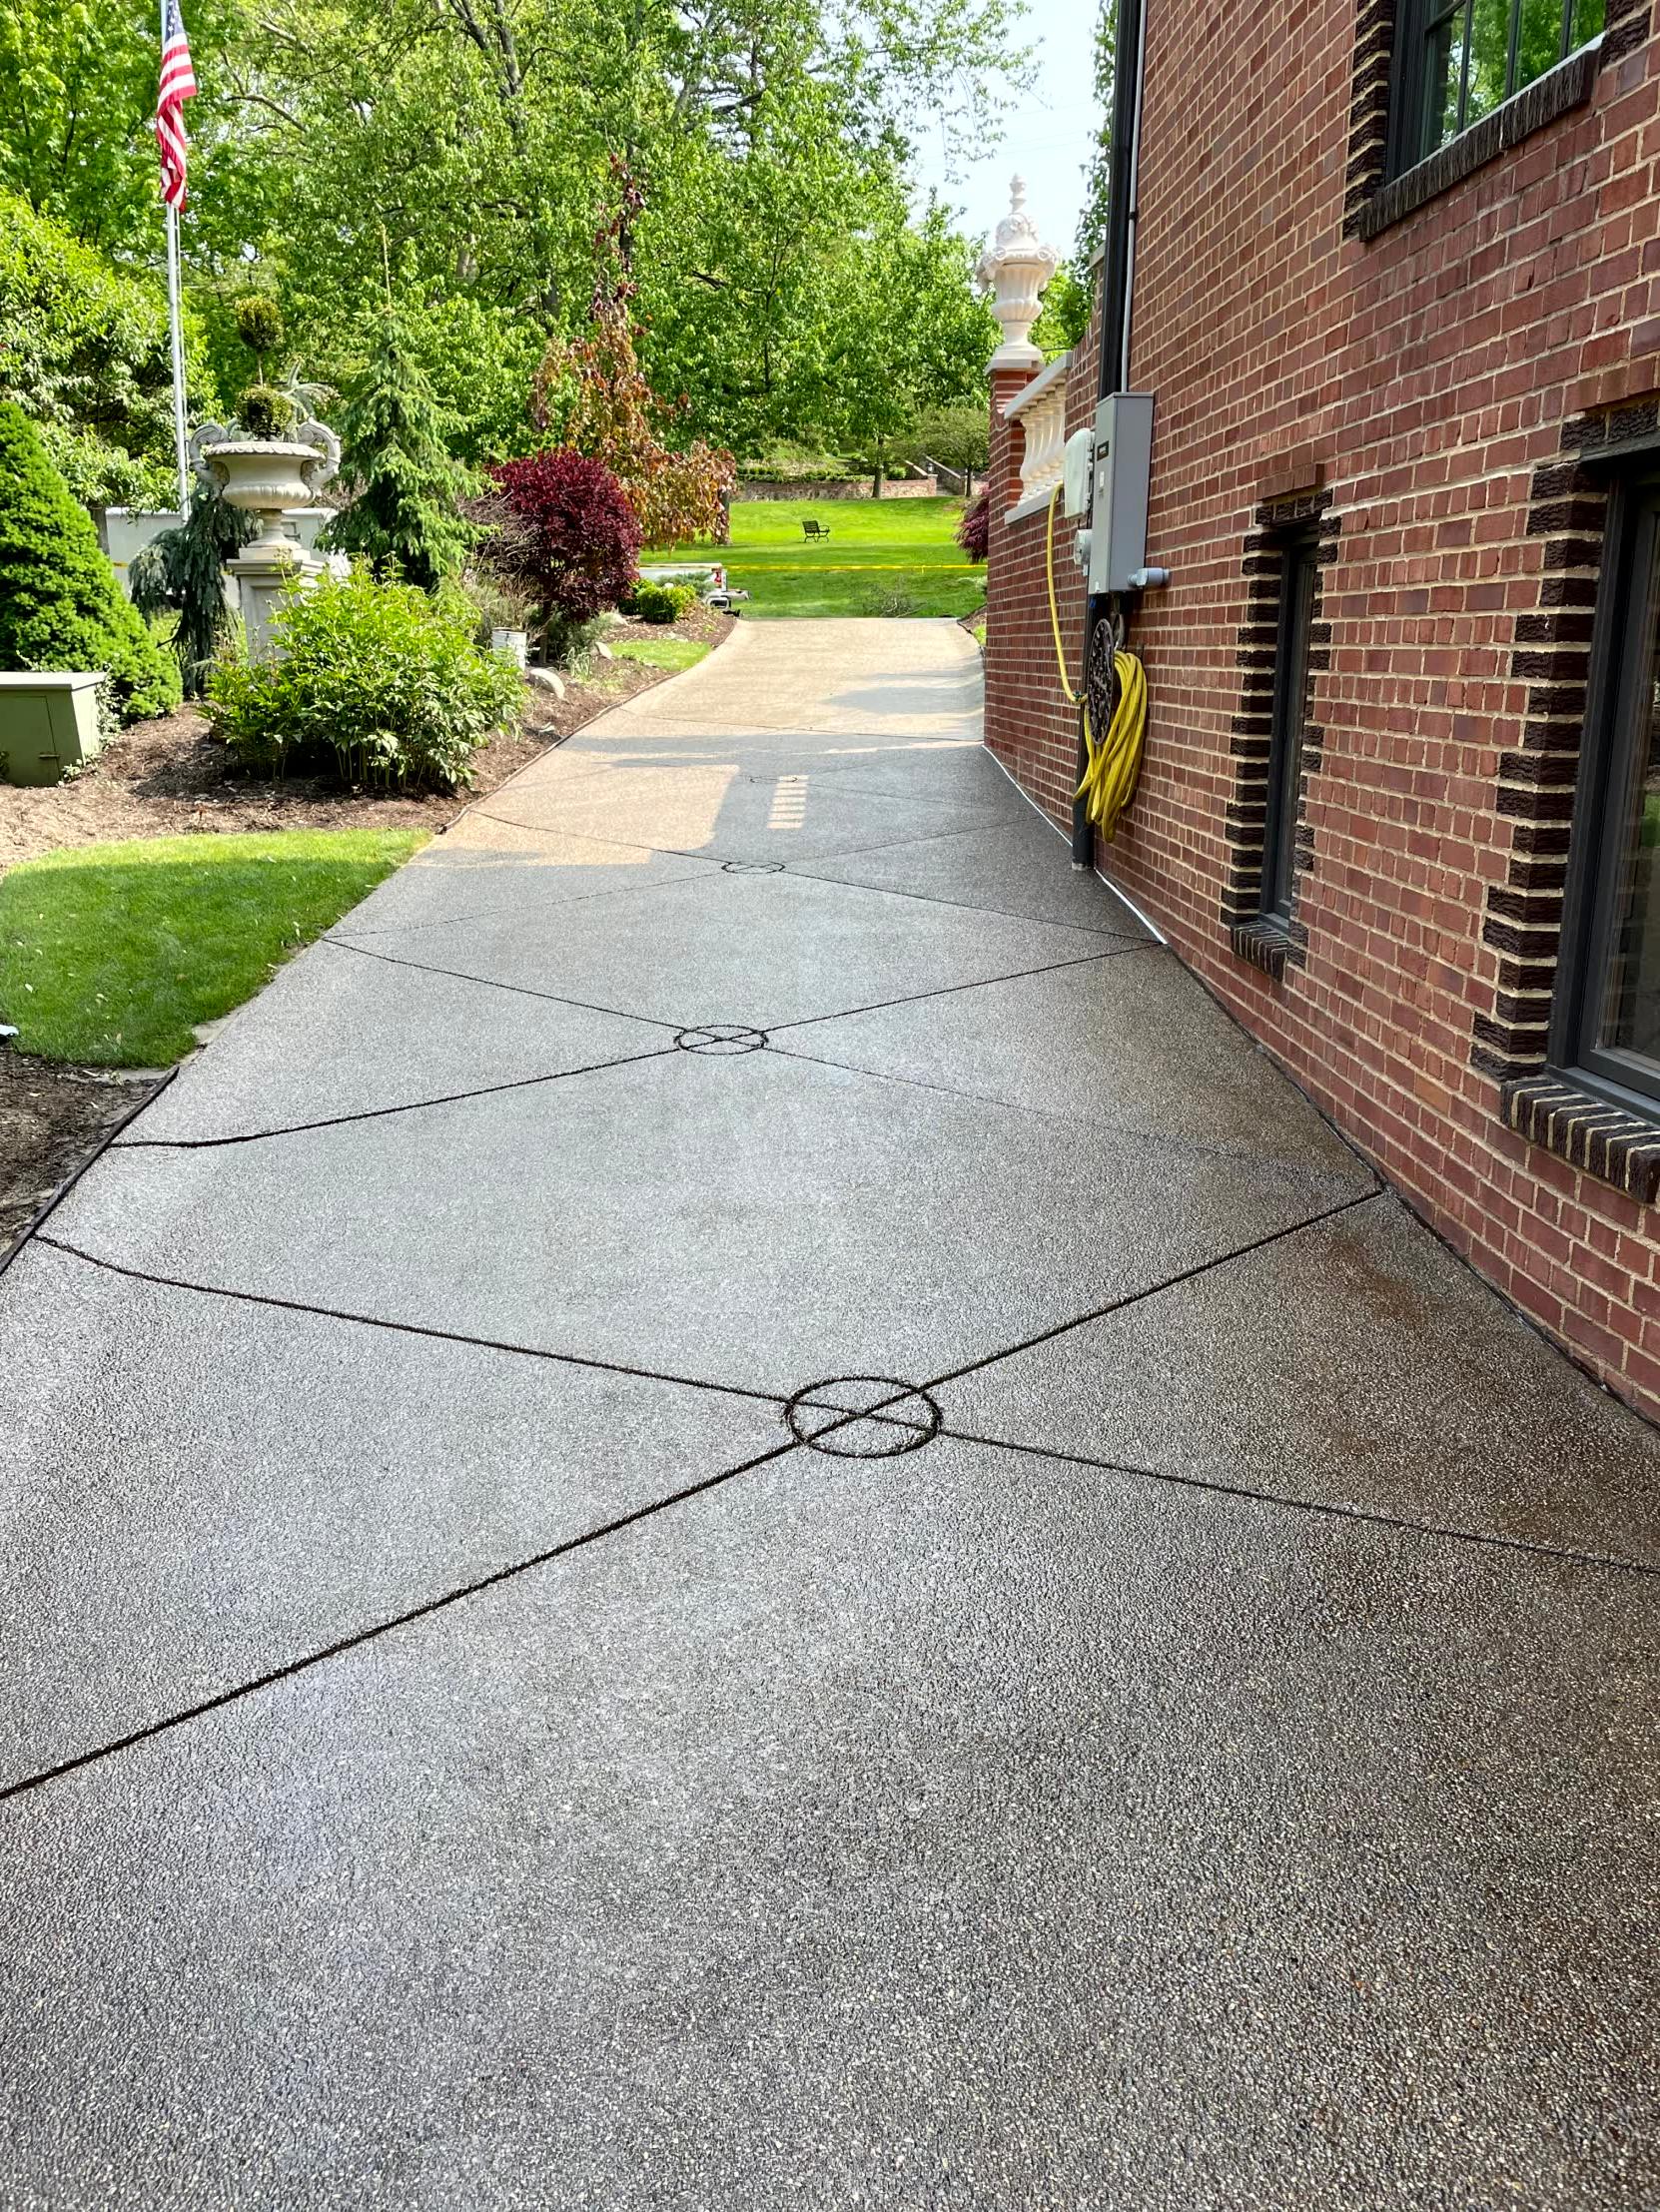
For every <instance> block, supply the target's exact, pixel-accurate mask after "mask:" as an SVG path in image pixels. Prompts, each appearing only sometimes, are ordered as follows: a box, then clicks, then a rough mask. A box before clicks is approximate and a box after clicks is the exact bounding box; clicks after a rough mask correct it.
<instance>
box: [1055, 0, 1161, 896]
mask: <svg viewBox="0 0 1660 2212" xmlns="http://www.w3.org/2000/svg"><path fill="white" fill-rule="evenodd" d="M1145 30H1146V0H1118V21H1117V27H1116V30H1115V33H1114V47H1113V143H1112V169H1111V173H1110V176H1109V179H1108V187H1107V250H1106V253H1105V255H1104V257H1103V260H1102V268H1101V361H1100V373H1099V375H1098V377H1097V379H1096V396H1097V398H1098V399H1105V398H1107V397H1108V396H1109V394H1111V393H1112V392H1115V391H1124V390H1127V389H1128V388H1129V382H1130V310H1131V301H1132V295H1133V293H1134V291H1135V280H1136V213H1137V211H1136V182H1137V175H1138V172H1139V168H1140V163H1141V151H1142V89H1143V85H1144V82H1145V77H1146V67H1147V42H1146V37H1145ZM1115 607H1116V602H1115V601H1114V599H1113V598H1112V597H1111V595H1109V594H1105V593H1104V594H1101V595H1099V596H1097V597H1095V598H1092V599H1091V600H1090V602H1089V606H1088V609H1087V612H1086V616H1085V624H1084V666H1085V669H1086V670H1088V669H1089V667H1090V665H1091V649H1092V647H1093V645H1094V641H1095V631H1096V625H1097V624H1098V623H1100V622H1104V621H1110V620H1111V619H1112V616H1113V614H1114V612H1115ZM1080 688H1081V689H1082V686H1081V687H1080ZM1088 766H1089V756H1088V754H1087V752H1086V750H1085V746H1084V716H1083V709H1082V708H1080V710H1079V717H1078V781H1079V782H1080V783H1082V782H1083V780H1084V771H1085V769H1086V768H1087V767H1088ZM1072 864H1073V866H1074V868H1092V867H1093V866H1094V865H1095V832H1094V830H1093V829H1092V828H1091V826H1090V820H1089V816H1088V815H1087V814H1086V812H1085V809H1084V802H1083V800H1082V799H1074V801H1073V803H1072Z"/></svg>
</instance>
